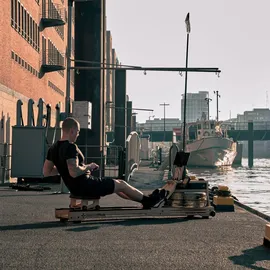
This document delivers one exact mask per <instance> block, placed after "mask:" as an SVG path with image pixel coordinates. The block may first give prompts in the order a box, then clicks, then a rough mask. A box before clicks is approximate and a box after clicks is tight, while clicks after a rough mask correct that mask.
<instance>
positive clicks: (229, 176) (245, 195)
mask: <svg viewBox="0 0 270 270" xmlns="http://www.w3.org/2000/svg"><path fill="white" fill-rule="evenodd" d="M189 173H190V174H195V175H196V176H198V177H202V178H205V179H206V180H208V181H209V184H210V186H214V185H219V184H224V185H228V186H229V188H230V189H231V191H232V193H233V195H235V196H236V197H237V198H238V199H239V201H240V202H242V203H245V204H247V205H248V206H250V207H253V208H255V209H256V210H259V211H261V212H263V213H265V214H269V215H270V159H255V160H254V167H253V168H251V169H250V168H249V167H248V160H247V159H243V162H242V166H239V167H223V168H218V169H209V168H207V169H206V168H190V169H189Z"/></svg>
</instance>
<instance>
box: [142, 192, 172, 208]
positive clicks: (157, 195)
mask: <svg viewBox="0 0 270 270" xmlns="http://www.w3.org/2000/svg"><path fill="white" fill-rule="evenodd" d="M166 194H167V193H166V190H165V189H155V190H154V191H153V192H152V193H151V194H150V195H149V196H145V197H144V199H143V201H142V205H143V208H144V209H150V208H152V207H154V206H156V205H157V204H160V203H161V202H162V201H163V200H164V199H165V198H166Z"/></svg>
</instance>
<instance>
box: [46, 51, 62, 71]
mask: <svg viewBox="0 0 270 270" xmlns="http://www.w3.org/2000/svg"><path fill="white" fill-rule="evenodd" d="M42 65H48V66H61V67H65V54H64V53H61V52H59V51H58V50H57V49H56V48H51V49H48V50H46V51H43V55H42Z"/></svg>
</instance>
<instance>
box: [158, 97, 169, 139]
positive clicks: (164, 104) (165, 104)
mask: <svg viewBox="0 0 270 270" xmlns="http://www.w3.org/2000/svg"><path fill="white" fill-rule="evenodd" d="M169 105H170V104H168V103H165V102H164V103H162V104H159V106H163V107H164V135H163V141H164V142H165V140H166V109H165V107H166V106H169Z"/></svg>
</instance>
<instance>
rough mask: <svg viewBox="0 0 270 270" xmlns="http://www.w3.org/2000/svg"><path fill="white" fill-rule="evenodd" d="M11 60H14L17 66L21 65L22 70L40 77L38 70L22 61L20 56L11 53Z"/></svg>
mask: <svg viewBox="0 0 270 270" xmlns="http://www.w3.org/2000/svg"><path fill="white" fill-rule="evenodd" d="M11 59H13V60H14V61H15V62H16V63H17V64H19V65H20V66H21V67H22V68H24V69H25V70H27V71H29V72H30V73H32V75H34V76H36V77H37V78H38V77H39V73H38V71H37V70H36V69H34V68H33V67H32V66H31V65H29V64H28V63H27V62H26V61H25V60H24V59H22V58H21V57H20V56H19V55H18V54H16V53H15V52H13V51H11Z"/></svg>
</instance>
